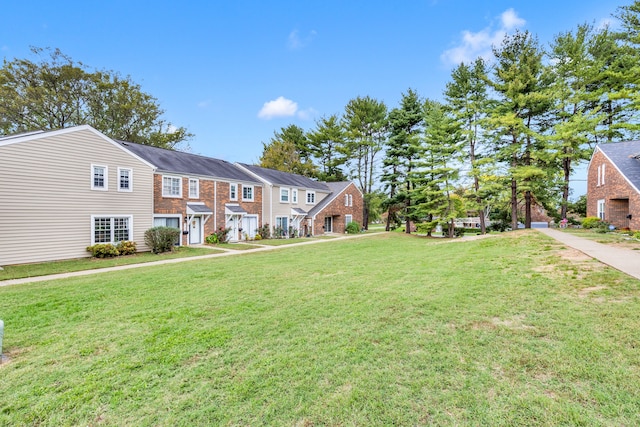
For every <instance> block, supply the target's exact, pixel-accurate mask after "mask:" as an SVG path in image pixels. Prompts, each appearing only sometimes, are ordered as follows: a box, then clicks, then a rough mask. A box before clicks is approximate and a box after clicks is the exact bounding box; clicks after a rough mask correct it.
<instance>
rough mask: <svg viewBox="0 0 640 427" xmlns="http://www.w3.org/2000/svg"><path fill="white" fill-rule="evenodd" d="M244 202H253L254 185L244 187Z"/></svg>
mask: <svg viewBox="0 0 640 427" xmlns="http://www.w3.org/2000/svg"><path fill="white" fill-rule="evenodd" d="M242 200H243V201H245V202H253V185H243V186H242Z"/></svg>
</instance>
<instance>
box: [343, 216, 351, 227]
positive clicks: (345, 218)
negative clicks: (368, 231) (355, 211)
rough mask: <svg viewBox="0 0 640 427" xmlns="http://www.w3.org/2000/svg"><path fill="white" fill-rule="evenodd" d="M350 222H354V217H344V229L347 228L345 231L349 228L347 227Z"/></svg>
mask: <svg viewBox="0 0 640 427" xmlns="http://www.w3.org/2000/svg"><path fill="white" fill-rule="evenodd" d="M350 222H353V215H351V214H345V215H344V227H345V229H346V228H347V225H349V223H350Z"/></svg>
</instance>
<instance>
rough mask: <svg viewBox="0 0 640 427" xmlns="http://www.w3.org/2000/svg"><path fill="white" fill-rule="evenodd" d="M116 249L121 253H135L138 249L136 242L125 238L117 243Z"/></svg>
mask: <svg viewBox="0 0 640 427" xmlns="http://www.w3.org/2000/svg"><path fill="white" fill-rule="evenodd" d="M116 249H118V252H120V255H133V254H135V253H136V252H137V251H138V248H137V246H136V242H131V241H129V240H123V241H122V242H119V243H118V244H117V245H116Z"/></svg>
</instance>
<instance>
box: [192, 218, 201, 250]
mask: <svg viewBox="0 0 640 427" xmlns="http://www.w3.org/2000/svg"><path fill="white" fill-rule="evenodd" d="M199 243H202V218H201V217H199V216H194V217H193V218H191V221H190V222H189V244H190V245H197V244H199Z"/></svg>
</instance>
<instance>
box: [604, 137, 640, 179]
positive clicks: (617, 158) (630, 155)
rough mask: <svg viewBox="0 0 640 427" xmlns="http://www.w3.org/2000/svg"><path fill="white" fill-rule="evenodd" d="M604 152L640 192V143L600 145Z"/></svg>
mask: <svg viewBox="0 0 640 427" xmlns="http://www.w3.org/2000/svg"><path fill="white" fill-rule="evenodd" d="M598 148H599V149H600V151H602V152H603V153H604V154H605V155H606V156H607V157H608V158H609V159H610V160H611V161H612V162H613V164H615V165H616V167H617V168H618V169H619V170H620V172H621V173H622V174H623V175H624V176H626V177H627V179H628V180H629V181H631V183H632V184H633V185H634V186H635V187H636V189H639V190H640V160H638V159H637V158H636V157H637V156H638V155H640V141H626V142H609V143H606V144H598Z"/></svg>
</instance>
